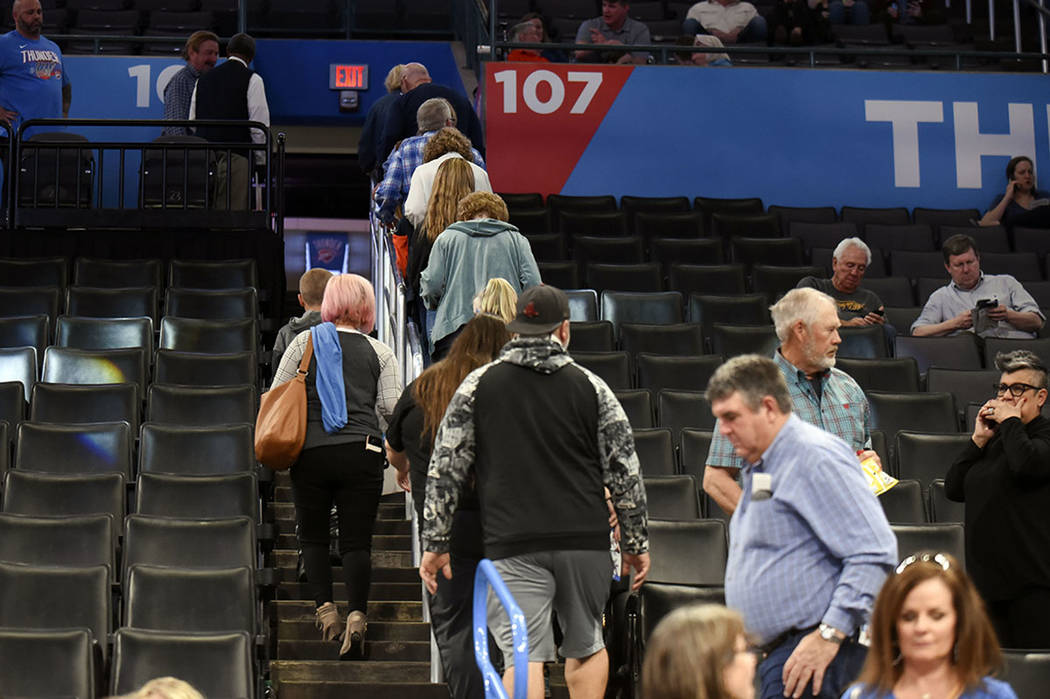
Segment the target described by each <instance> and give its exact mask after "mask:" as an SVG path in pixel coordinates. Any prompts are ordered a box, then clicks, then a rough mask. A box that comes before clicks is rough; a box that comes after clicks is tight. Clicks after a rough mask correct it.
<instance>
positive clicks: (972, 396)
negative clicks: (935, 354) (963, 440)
mask: <svg viewBox="0 0 1050 699" xmlns="http://www.w3.org/2000/svg"><path fill="white" fill-rule="evenodd" d="M986 351H987V347H986ZM992 358H993V360H994V358H995V355H992ZM999 376H1000V372H999V371H998V370H996V369H984V370H978V369H941V368H940V367H932V368H930V370H929V371H927V372H926V390H927V391H929V392H931V393H951V394H952V395H953V396H955V409H956V410H957V411H959V412H960V413H961V412H962V411H964V410H966V406H967V405H969V404H970V403H981V404H983V403H984V402H985V401H986V400H988V399H989V398H994V397H995V389H994V388H993V386H996V385H998V383H999ZM971 427H973V425H967V424H966V423H963V429H964V430H965V429H969V428H971Z"/></svg>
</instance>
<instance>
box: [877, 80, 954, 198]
mask: <svg viewBox="0 0 1050 699" xmlns="http://www.w3.org/2000/svg"><path fill="white" fill-rule="evenodd" d="M864 118H865V119H866V120H867V121H888V122H890V124H892V125H893V184H894V186H896V187H918V186H919V124H920V123H926V124H939V123H941V122H943V121H944V108H943V107H942V105H941V103H940V102H917V101H910V100H864Z"/></svg>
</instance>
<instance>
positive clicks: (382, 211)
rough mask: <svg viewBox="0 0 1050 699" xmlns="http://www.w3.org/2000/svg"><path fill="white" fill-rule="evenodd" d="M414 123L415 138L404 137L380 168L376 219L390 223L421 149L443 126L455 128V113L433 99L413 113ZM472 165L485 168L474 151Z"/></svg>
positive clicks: (419, 162) (444, 102)
mask: <svg viewBox="0 0 1050 699" xmlns="http://www.w3.org/2000/svg"><path fill="white" fill-rule="evenodd" d="M416 122H417V123H418V124H419V135H418V136H412V137H411V138H406V139H405V140H403V141H402V142H401V145H399V146H398V147H397V148H395V149H394V150H393V151H391V153H390V157H388V158H387V159H386V163H385V164H384V165H383V173H384V174H383V181H382V182H380V183H379V186H378V187H376V191H375V201H376V206H377V207H378V209H379V220H381V221H383V222H384V223H391V222H392V221H393V220H394V211H395V210H396V209H397V207H398V206H400V205H401V204H402V203H403V202H404V201H405V197H406V196H407V195H408V185H409V183H411V182H412V173H413V172H415V171H416V168H417V167H419V166H420V165H422V164H423V146H425V145H426V143H427V141H429V140H430V137H431V136H433V135H434V134H435V133H437V132H438V130H439V129H442V128H444V127H446V126H452V127H455V125H456V112H455V110H454V109H452V105H451V104H450V103H449V102H448V100H446V99H444V98H441V97H435V98H434V99H429V100H427V101H426V102H424V103H423V104H421V105H420V106H419V109H418V110H417V111H416ZM470 152H471V153H472V154H473V155H474V164H475V165H478V166H479V167H485V161H484V159H482V157H481V154H480V153H479V152H478V151H477V149H476V148H473V147H472V148H471V149H470Z"/></svg>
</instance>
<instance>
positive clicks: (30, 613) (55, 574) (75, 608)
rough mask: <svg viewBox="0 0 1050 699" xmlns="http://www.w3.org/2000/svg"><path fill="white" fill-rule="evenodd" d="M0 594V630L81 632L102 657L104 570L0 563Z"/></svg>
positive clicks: (108, 625) (108, 622)
mask: <svg viewBox="0 0 1050 699" xmlns="http://www.w3.org/2000/svg"><path fill="white" fill-rule="evenodd" d="M0 590H3V591H4V594H2V595H0V627H5V626H6V627H8V628H30V629H68V628H85V629H88V630H90V631H91V637H92V640H93V641H95V643H97V644H98V647H99V649H100V650H101V653H102V655H103V657H105V655H106V651H107V648H108V642H107V639H108V636H109V633H110V632H111V631H112V627H113V622H112V611H111V603H110V600H111V598H112V595H111V594H110V570H109V566H105V565H97V566H88V567H75V566H62V567H52V566H47V567H41V566H27V565H20V564H14V565H13V564H11V563H0ZM9 660H10V659H9V658H6V657H5V663H6V662H8V661H9ZM5 689H6V688H5Z"/></svg>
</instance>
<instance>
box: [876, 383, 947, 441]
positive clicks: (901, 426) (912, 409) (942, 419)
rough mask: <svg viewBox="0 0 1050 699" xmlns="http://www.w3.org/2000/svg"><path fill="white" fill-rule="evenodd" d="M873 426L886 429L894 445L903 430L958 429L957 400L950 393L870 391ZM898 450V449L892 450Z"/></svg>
mask: <svg viewBox="0 0 1050 699" xmlns="http://www.w3.org/2000/svg"><path fill="white" fill-rule="evenodd" d="M868 405H869V406H870V408H871V426H872V428H873V429H877V430H882V431H883V432H885V433H886V438H887V440H889V442H890V444H896V435H897V432H899V431H900V430H909V431H913V432H940V433H956V432H958V419H957V418H956V415H955V400H954V399H953V398H952V394H950V393H900V394H897V393H881V392H879V391H870V392H868ZM891 451H893V452H894V453H896V450H895V449H891Z"/></svg>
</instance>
